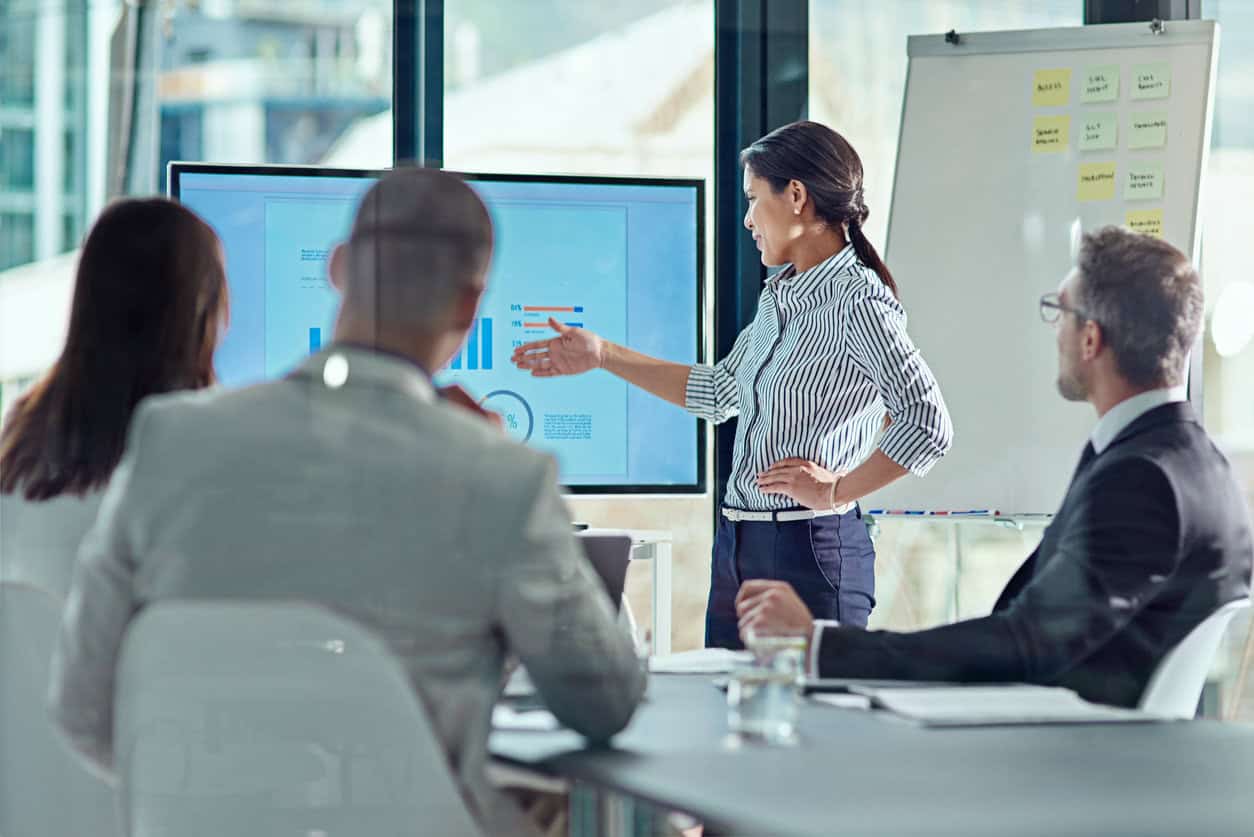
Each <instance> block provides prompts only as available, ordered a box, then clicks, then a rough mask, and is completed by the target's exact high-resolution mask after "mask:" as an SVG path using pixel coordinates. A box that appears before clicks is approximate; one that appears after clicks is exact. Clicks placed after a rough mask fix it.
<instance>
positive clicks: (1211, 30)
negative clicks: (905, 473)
mask: <svg viewBox="0 0 1254 837" xmlns="http://www.w3.org/2000/svg"><path fill="white" fill-rule="evenodd" d="M956 34H957V37H956V38H955V37H953V34H949V35H946V34H936V35H911V36H908V37H907V39H906V56H907V63H906V77H905V85H904V87H903V91H902V97H901V116H900V119H899V120H898V129H897V131H898V133H897V149H896V153H895V155H894V162H893V183H892V191H891V192H890V195H891V196H892V198H893V199H895V197H896V195H897V186H898V183H897V179H898V177H899V176H900V172H901V155H902V137H903V135H904V132H905V125H906V113H907V101H908V96H909V91H910V77H911V73H912V72H913V71H914V61H913V59H915V58H923V57H931V58H935V57H942V58H943V57H948V56H966V55H995V54H1024V53H1031V52H1058V51H1081V50H1108V49H1138V48H1146V47H1155V46H1158V45H1161V44H1167V43H1170V44H1171V45H1173V46H1191V45H1192V46H1205V47H1207V48H1208V50H1209V55H1208V57H1209V63H1210V68H1209V71H1208V74H1207V81H1206V103H1205V108H1204V113H1205V116H1204V120H1205V121H1204V123H1203V126H1202V132H1201V138H1200V142H1201V147H1200V148H1199V149H1197V152H1198V153H1197V155H1196V159H1197V160H1198V167H1197V170H1196V172H1195V173H1194V174H1195V178H1196V180H1195V182H1196V183H1197V188H1196V190H1195V195H1194V200H1193V206H1192V212H1191V219H1192V221H1191V224H1192V227H1191V229H1190V231H1189V236H1188V240H1189V242H1190V252H1188V253H1186V254H1185V255H1186V256H1187V257H1188V258H1189V259H1190V261H1191V262H1192V264H1193V267H1194V268H1195V269H1197V268H1199V267H1200V262H1201V238H1202V221H1203V218H1202V215H1201V211H1202V207H1203V206H1205V203H1204V199H1205V191H1206V178H1205V173H1206V170H1207V167H1208V165H1209V161H1210V146H1211V135H1212V131H1213V128H1214V110H1215V88H1216V79H1217V76H1218V69H1219V43H1220V27H1219V24H1218V22H1216V21H1213V20H1187V21H1168V22H1155V24H1151V23H1149V22H1139V23H1115V24H1095V25H1087V26H1072V27H1055V28H1047V29H1017V30H1004V31H996V32H972V33H969V34H967V33H956ZM893 208H894V207H893V203H892V201H891V200H890V204H889V213H888V224H887V228H886V232H885V239H884V257H885V260H886V261H888V260H889V259H890V258H891V254H892V241H893V218H894V216H895V215H896V213H895V212H894V211H893ZM1204 338H1205V327H1204V324H1203V328H1202V329H1199V332H1198V337H1197V341H1196V343H1195V344H1194V348H1193V351H1192V352H1191V354H1190V356H1189V360H1188V365H1187V368H1186V383H1187V385H1188V399H1189V402H1190V404H1191V406H1192V407H1193V409H1194V410H1195V411H1196V412H1197V415H1198V417H1199V418H1202V417H1203V370H1202V365H1203V356H1204V349H1203V346H1204V343H1203V341H1204ZM877 516H880V517H890V518H895V519H912V520H925V521H929V522H941V521H952V522H955V523H959V522H973V521H976V520H980V519H983V520H993V521H996V522H1005V523H1007V524H1011V525H1016V526H1017V527H1019V528H1022V525H1023V524H1024V523H1029V524H1040V523H1047V522H1048V521H1049V520H1050V519H1052V517H1053V515H1052V514H1007V515H988V516H985V517H982V518H981V517H964V516H961V515H959V516H953V515H946V514H933V513H926V514H917V513H916V514H911V515H892V514H887V513H883V512H881V513H880V514H879V515H877Z"/></svg>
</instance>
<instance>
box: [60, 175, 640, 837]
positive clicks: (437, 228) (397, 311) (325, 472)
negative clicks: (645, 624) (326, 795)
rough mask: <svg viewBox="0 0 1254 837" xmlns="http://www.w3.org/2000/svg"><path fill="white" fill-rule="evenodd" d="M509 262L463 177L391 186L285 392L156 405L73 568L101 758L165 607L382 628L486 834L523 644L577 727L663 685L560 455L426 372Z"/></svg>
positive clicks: (585, 729)
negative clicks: (287, 609)
mask: <svg viewBox="0 0 1254 837" xmlns="http://www.w3.org/2000/svg"><path fill="white" fill-rule="evenodd" d="M491 251H492V228H491V221H490V220H489V217H488V211H487V208H486V207H485V206H484V205H483V203H482V201H480V199H479V198H478V196H477V195H476V194H475V193H474V192H473V191H472V190H471V189H470V187H469V186H467V185H466V184H465V183H464V182H462V181H461V180H460V179H459V178H457V177H455V176H453V175H451V174H447V173H443V172H439V171H433V170H426V169H409V170H400V171H396V172H393V173H391V174H388V175H387V176H385V177H384V178H383V179H382V180H380V181H379V182H378V183H377V184H375V185H374V187H373V188H371V189H370V191H369V192H368V193H367V194H366V196H365V197H364V198H363V200H362V204H361V206H360V208H359V209H358V212H357V217H356V219H355V221H354V223H353V227H352V232H351V235H350V238H349V240H348V241H347V242H346V243H345V244H343V245H341V246H340V247H339V248H337V249H336V250H335V252H334V254H333V256H332V258H331V263H330V271H331V278H332V281H333V282H334V284H335V285H336V286H337V287H338V288H339V290H340V292H341V295H342V301H341V307H340V311H339V316H338V320H337V322H336V326H335V340H334V342H333V343H332V344H331V345H329V346H328V347H327V348H325V349H324V350H322V351H321V352H319V353H317V354H314V355H312V356H310V357H309V358H308V359H306V360H305V361H304V362H303V363H301V364H300V365H299V366H298V367H297V368H295V369H294V370H293V371H292V372H291V373H290V374H288V375H287V376H286V377H285V378H283V379H281V380H278V381H273V382H268V383H263V384H260V385H257V386H253V387H249V388H246V389H241V390H236V391H223V390H217V391H211V392H208V393H205V394H200V395H197V396H195V397H188V396H184V395H169V396H163V397H158V398H154V399H151V400H148V401H146V402H144V403H143V405H142V406H141V408H140V409H139V411H138V412H137V414H136V418H135V419H134V421H133V423H132V425H131V430H130V437H129V440H128V444H127V449H126V453H125V456H124V458H123V460H122V463H121V465H120V467H119V469H118V471H117V474H116V475H115V477H114V478H113V480H112V481H111V483H110V485H109V489H108V493H107V494H106V496H105V499H104V500H103V504H102V510H101V513H100V517H99V519H98V521H97V524H96V526H95V528H94V530H93V531H92V532H91V534H89V536H88V537H87V540H86V542H85V543H84V546H83V549H82V551H81V553H80V556H79V563H78V567H77V570H76V575H75V579H74V582H73V586H72V590H71V593H70V598H69V602H68V605H67V610H66V613H65V617H64V624H63V627H62V635H61V638H60V644H59V648H58V651H57V655H56V660H55V662H54V670H53V675H52V684H51V687H50V690H51V695H50V699H51V701H52V707H53V713H54V716H55V718H56V721H57V722H58V724H59V725H60V727H61V729H62V730H63V731H64V732H65V733H66V735H67V737H68V738H69V740H70V741H71V742H72V743H73V744H74V746H75V747H76V748H77V749H78V750H80V751H81V752H82V753H83V754H84V755H85V756H87V757H88V758H89V759H91V760H93V761H94V762H96V763H97V766H98V767H101V768H103V769H104V770H106V771H107V770H108V769H109V768H110V767H111V765H112V762H113V755H114V754H113V742H112V738H111V725H112V721H113V699H114V694H113V691H114V682H113V678H114V668H115V664H116V662H117V658H118V653H119V649H120V646H121V643H122V639H123V634H124V633H125V631H126V627H127V624H128V622H129V621H130V620H131V619H132V618H133V617H134V616H135V615H136V613H137V612H138V611H139V610H140V609H141V608H142V607H144V605H146V604H147V603H149V602H154V601H159V600H162V599H170V598H183V599H186V598H214V599H223V598H226V599H230V598H267V599H270V598H279V599H300V600H308V601H315V602H319V603H322V604H325V605H327V606H329V607H331V608H333V609H334V610H336V611H338V612H340V613H342V614H345V615H347V616H349V617H351V618H354V619H356V620H357V621H359V622H361V623H362V624H364V625H366V626H368V627H370V628H372V629H374V630H375V631H376V632H378V634H379V635H380V636H381V637H382V638H383V639H384V640H386V641H387V642H388V643H389V645H390V646H391V647H392V649H393V650H394V651H395V653H396V654H397V656H398V657H399V658H400V660H401V661H402V662H403V664H404V665H405V666H406V668H407V670H408V672H409V674H410V675H411V679H412V681H413V685H414V688H415V689H416V691H417V692H418V694H419V696H420V697H421V699H422V704H423V705H424V706H425V708H426V709H427V711H428V713H429V715H430V718H431V721H432V726H433V728H434V729H435V731H436V733H437V735H438V736H439V738H440V739H441V741H442V743H443V744H444V746H445V748H446V750H447V753H448V757H449V763H450V765H451V768H452V770H453V771H454V773H455V774H456V777H457V778H458V779H459V781H460V782H461V784H462V787H463V788H464V789H465V790H466V791H467V796H468V798H469V801H470V803H471V806H472V808H473V809H474V812H475V813H476V814H477V815H478V817H479V819H480V822H481V823H482V824H483V825H484V826H485V830H486V831H487V832H488V833H505V832H511V833H512V832H513V831H514V830H516V828H515V827H516V826H517V824H518V823H519V822H521V818H519V817H517V816H516V811H513V810H511V809H510V807H509V805H508V803H505V804H502V803H503V802H504V800H503V798H501V797H499V796H498V795H497V794H496V793H494V792H492V791H491V789H490V788H489V787H488V782H487V780H486V776H485V772H484V768H485V763H486V759H487V752H486V743H487V736H488V732H489V730H490V727H491V723H490V715H491V711H492V707H493V704H494V702H495V701H496V699H497V697H498V695H499V693H500V690H501V682H502V667H503V664H504V662H505V658H506V655H507V654H510V653H513V654H516V655H517V656H518V657H519V658H520V660H521V661H522V663H523V664H525V665H526V667H527V670H528V672H529V673H530V676H531V679H532V681H534V683H535V686H536V689H537V691H538V692H539V694H540V696H541V697H542V698H543V700H544V702H545V703H546V704H547V706H548V707H549V708H550V709H551V710H552V711H553V713H554V714H555V715H556V716H557V717H558V718H559V719H560V720H561V721H563V722H564V723H565V724H566V725H567V726H569V727H570V728H572V729H574V730H575V731H577V732H579V733H582V734H583V735H585V736H587V737H589V738H592V739H595V740H604V739H608V738H609V737H610V736H612V735H614V734H615V733H616V732H618V731H619V730H620V729H622V727H623V726H625V725H626V723H627V721H628V720H629V719H630V717H631V715H632V713H633V711H634V710H635V707H636V705H637V703H638V702H639V700H640V698H641V695H642V693H643V691H644V685H645V674H644V672H643V670H642V667H641V665H640V662H639V661H638V659H637V657H636V654H635V651H634V648H633V644H632V639H631V637H630V636H628V635H627V633H626V632H625V631H624V630H622V629H621V627H620V626H619V625H618V624H617V622H616V618H615V615H614V610H613V607H612V604H611V602H610V600H609V597H608V596H606V595H605V591H604V589H603V587H602V586H601V582H600V580H599V579H598V578H597V577H596V575H595V574H594V572H593V570H592V568H591V567H590V565H589V564H588V562H587V560H586V558H585V557H584V555H583V553H582V552H581V550H580V548H579V546H578V543H577V541H576V540H575V538H574V536H573V534H572V531H571V525H570V518H569V517H568V515H567V512H566V509H565V507H564V505H563V503H562V499H561V496H560V495H559V493H558V485H557V473H556V466H555V463H554V461H553V460H552V459H551V458H550V457H548V456H545V455H541V454H539V453H536V452H534V451H531V450H529V449H527V448H525V447H523V446H522V445H519V444H517V443H515V442H513V441H511V440H510V439H508V438H507V437H506V436H505V434H503V433H502V432H501V431H500V430H499V428H498V427H495V426H493V425H492V424H490V423H489V422H487V421H484V420H483V419H484V416H483V415H474V414H473V411H474V410H476V409H477V407H476V406H475V405H474V402H473V401H470V400H469V399H468V398H466V397H465V394H464V393H458V395H459V398H451V397H449V394H448V393H438V392H437V391H436V390H435V389H434V387H433V385H432V382H431V373H432V372H434V371H436V370H439V369H441V368H443V367H444V365H445V364H446V363H447V362H448V361H449V359H450V358H451V357H452V356H453V355H454V354H455V353H456V352H457V351H458V350H459V348H460V347H461V345H462V344H463V342H464V341H465V338H466V335H467V333H468V332H469V329H470V327H471V325H472V323H473V322H474V319H475V316H476V311H477V308H478V304H479V300H480V298H481V296H482V294H483V292H484V290H485V286H486V282H487V272H488V264H489V261H490V257H491ZM442 395H443V396H444V397H441V396H442ZM459 399H460V400H459ZM455 402H457V403H455ZM463 402H464V403H463Z"/></svg>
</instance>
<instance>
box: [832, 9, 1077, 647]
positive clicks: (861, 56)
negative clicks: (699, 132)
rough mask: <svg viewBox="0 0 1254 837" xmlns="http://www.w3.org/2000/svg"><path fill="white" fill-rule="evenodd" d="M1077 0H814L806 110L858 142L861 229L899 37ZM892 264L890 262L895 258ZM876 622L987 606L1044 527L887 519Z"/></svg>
mask: <svg viewBox="0 0 1254 837" xmlns="http://www.w3.org/2000/svg"><path fill="white" fill-rule="evenodd" d="M1082 22H1083V3H1082V2H1079V0H1050V1H1049V2H1040V0H1031V1H1030V0H1008V1H1007V2H999V3H987V2H983V0H886V2H878V3H855V2H848V0H812V2H811V4H810V117H811V118H812V119H815V120H817V121H819V122H823V123H825V124H827V125H830V126H832V127H833V128H835V129H836V130H837V131H839V132H841V133H842V134H844V135H845V137H846V138H847V139H848V140H849V141H850V142H851V143H852V144H853V146H854V148H856V149H857V151H858V154H859V156H860V157H861V158H862V164H863V169H864V171H865V176H866V186H865V191H866V203H867V206H868V207H870V209H871V216H870V220H869V221H868V224H867V235H868V237H869V238H870V239H871V241H872V243H873V244H874V245H875V246H876V247H877V248H879V249H881V251H882V249H883V247H884V238H885V233H886V231H887V225H888V215H889V201H890V199H891V196H892V185H893V167H894V164H895V162H896V159H897V137H898V133H899V130H900V126H901V107H902V96H903V94H904V92H905V83H906V65H907V61H906V38H907V37H908V36H909V35H925V34H936V33H941V32H947V31H949V30H950V29H956V30H957V31H959V32H978V31H994V30H1006V29H1030V28H1037V27H1048V26H1078V25H1080V24H1081V23H1082ZM890 267H891V265H890ZM878 530H879V531H878V536H877V540H876V555H877V557H876V565H877V569H876V576H877V577H876V586H877V593H878V600H879V603H878V604H877V606H876V608H875V610H874V612H873V613H872V614H871V625H872V626H873V627H876V626H878V627H891V628H897V629H903V630H911V629H915V628H919V627H924V626H928V625H935V624H940V623H942V622H947V621H951V620H953V619H954V618H957V617H959V616H971V615H979V614H983V613H987V612H988V610H989V608H991V607H992V605H993V602H994V601H995V600H996V597H997V594H998V593H999V592H1000V590H1001V588H1002V586H1003V585H1004V584H1005V582H1006V580H1007V579H1008V578H1009V576H1010V573H1011V572H1012V571H1013V569H1014V568H1015V567H1016V566H1018V564H1019V562H1020V561H1022V559H1023V558H1024V557H1025V556H1026V555H1027V554H1028V553H1029V552H1030V551H1031V550H1032V548H1033V547H1034V546H1035V545H1036V542H1037V541H1038V540H1039V539H1040V529H1039V528H1037V527H1029V528H1026V529H1024V530H1022V531H1019V530H1015V529H1010V528H1006V527H1003V526H993V525H987V526H983V525H967V526H964V528H963V529H962V532H961V537H962V544H961V553H960V554H961V558H960V559H959V558H958V554H959V551H958V541H957V537H958V534H959V533H958V532H957V530H956V529H955V528H954V527H952V526H946V525H937V524H928V523H922V522H918V521H908V522H900V521H893V520H882V521H880V523H879V526H878Z"/></svg>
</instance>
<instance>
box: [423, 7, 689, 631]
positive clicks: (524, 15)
mask: <svg viewBox="0 0 1254 837" xmlns="http://www.w3.org/2000/svg"><path fill="white" fill-rule="evenodd" d="M445 15H446V17H445V41H444V51H445V85H446V87H445V100H444V162H445V165H446V166H448V167H449V168H452V169H458V170H462V171H479V172H523V173H567V174H603V175H626V176H675V177H690V178H691V177H695V178H703V179H705V180H706V188H707V199H706V204H707V216H708V214H709V211H710V210H709V206H710V205H711V197H712V196H711V194H710V192H709V188H710V185H709V184H710V183H711V182H712V177H713V163H714V160H713V147H714V4H713V2H711V0H638V1H637V2H633V3H619V4H611V3H588V2H586V0H532V2H528V3H507V2H501V0H446V2H445ZM706 229H707V234H706V242H707V253H706V264H707V271H706V272H707V278H708V274H709V272H710V271H709V267H708V265H710V264H712V257H711V251H710V250H709V249H708V247H709V246H711V245H712V241H713V236H712V235H710V234H709V230H710V226H709V223H708V219H707V226H706ZM706 299H707V300H709V299H710V295H709V294H708V293H707V294H706ZM705 332H706V334H707V335H708V334H710V329H709V328H708V327H707V328H706V330H705ZM708 458H709V457H707V459H708ZM710 504H711V499H710V497H709V496H708V495H707V496H704V497H699V498H666V499H648V498H634V499H632V501H631V502H629V503H624V502H622V501H611V500H597V499H584V498H579V499H573V500H572V501H571V506H572V511H573V513H574V515H575V517H576V518H577V519H580V520H586V521H588V522H590V523H593V524H595V525H600V526H609V527H616V528H634V529H662V530H669V531H671V532H672V533H673V535H674V537H675V548H674V568H675V584H674V591H675V593H674V595H675V602H674V626H673V632H672V638H673V639H672V641H673V646H674V648H675V649H677V650H682V649H684V648H692V647H699V646H700V645H702V644H703V641H704V633H703V632H704V617H705V604H706V596H707V592H706V591H707V590H708V583H709V558H710V547H711V544H712V541H711V527H710V520H711V516H712V509H711V505H710ZM649 571H650V570H648V569H644V570H643V571H642V573H641V574H637V572H636V571H633V572H632V574H631V575H630V578H629V585H628V586H629V595H630V598H631V601H632V607H633V610H634V611H635V613H636V615H637V616H638V617H639V620H640V623H641V624H642V625H647V624H649V618H648V617H649V612H650V600H649V597H648V592H647V591H648V572H649Z"/></svg>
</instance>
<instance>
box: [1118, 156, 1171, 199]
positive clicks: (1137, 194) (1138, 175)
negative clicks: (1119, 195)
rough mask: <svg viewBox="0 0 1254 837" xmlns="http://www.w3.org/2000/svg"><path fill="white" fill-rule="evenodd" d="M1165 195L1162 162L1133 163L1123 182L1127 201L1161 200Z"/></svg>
mask: <svg viewBox="0 0 1254 837" xmlns="http://www.w3.org/2000/svg"><path fill="white" fill-rule="evenodd" d="M1162 196H1163V166H1162V163H1133V164H1131V165H1129V166H1128V176H1127V179H1126V180H1125V181H1124V184H1123V199H1124V200H1126V201H1148V200H1159V199H1161V198H1162Z"/></svg>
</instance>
